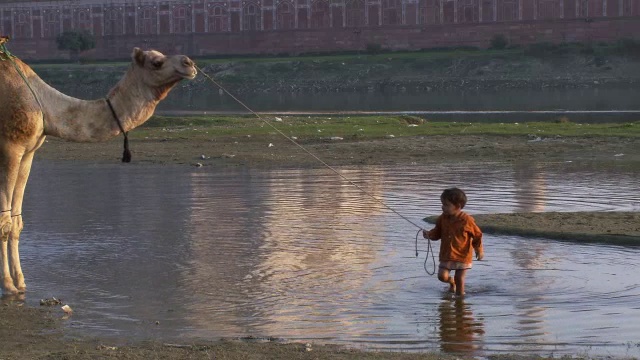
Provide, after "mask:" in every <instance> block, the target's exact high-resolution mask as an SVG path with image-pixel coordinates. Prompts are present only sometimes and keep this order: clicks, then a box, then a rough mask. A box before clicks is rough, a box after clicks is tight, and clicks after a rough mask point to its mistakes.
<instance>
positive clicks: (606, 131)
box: [132, 115, 640, 141]
mask: <svg viewBox="0 0 640 360" xmlns="http://www.w3.org/2000/svg"><path fill="white" fill-rule="evenodd" d="M169 129H170V131H169ZM276 129H277V130H279V131H281V132H282V133H284V134H285V135H287V136H293V137H296V138H297V139H298V140H300V141H312V140H331V139H332V138H333V140H337V139H336V138H341V140H347V141H348V140H371V139H380V138H389V137H402V136H436V135H461V136H464V135H508V136H517V135H522V136H528V137H531V139H530V140H532V141H535V140H537V137H540V139H542V137H553V136H565V137H572V136H573V137H622V138H629V137H632V138H635V137H640V121H636V122H629V123H608V124H580V123H573V122H570V121H567V120H564V119H559V120H558V121H556V122H523V123H518V122H516V123H495V122H476V123H461V122H432V121H429V120H428V119H423V118H420V117H416V116H406V115H399V116H348V117H340V116H338V117H336V116H314V117H310V116H281V117H276V116H261V118H258V117H256V116H253V115H252V116H193V117H162V116H155V117H153V118H152V119H151V120H149V121H148V122H147V123H146V124H145V125H144V126H143V127H141V128H139V129H137V130H136V131H135V132H132V136H135V137H138V138H144V137H149V136H154V135H158V133H159V132H161V133H162V134H163V136H165V137H166V138H172V137H189V138H198V137H217V136H248V135H252V136H254V135H257V136H260V135H273V134H277V130H276Z"/></svg>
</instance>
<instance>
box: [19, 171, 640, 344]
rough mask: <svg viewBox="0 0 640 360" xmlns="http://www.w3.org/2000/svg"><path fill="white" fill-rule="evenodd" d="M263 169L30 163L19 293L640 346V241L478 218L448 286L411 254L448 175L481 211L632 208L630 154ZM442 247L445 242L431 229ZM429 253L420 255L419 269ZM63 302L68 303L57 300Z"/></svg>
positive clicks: (145, 332)
mask: <svg viewBox="0 0 640 360" xmlns="http://www.w3.org/2000/svg"><path fill="white" fill-rule="evenodd" d="M339 171H340V172H341V174H343V175H344V176H345V177H347V178H349V179H350V180H352V181H354V182H355V183H357V184H358V185H359V186H361V187H362V189H364V190H365V191H367V193H368V194H364V193H363V192H362V191H361V190H358V189H357V188H356V187H355V186H353V185H351V184H348V183H346V182H344V181H342V180H341V179H340V178H339V177H338V176H337V175H336V174H335V173H333V172H331V171H330V170H327V169H302V170H300V169H296V170H256V169H246V168H226V169H213V168H207V167H204V168H193V167H186V166H166V165H163V166H151V165H136V164H131V165H121V164H113V165H93V164H71V163H55V162H37V163H35V164H34V167H33V170H32V175H31V178H30V182H29V186H28V188H27V195H26V198H25V209H24V220H25V229H24V232H23V234H22V238H21V240H22V241H21V253H22V258H23V269H24V271H25V276H26V279H27V285H28V286H29V292H28V294H27V301H28V302H29V303H32V304H34V305H35V304H37V302H38V300H39V299H41V298H49V297H52V296H55V297H57V298H62V299H63V300H64V301H65V303H67V304H69V305H70V306H71V307H72V308H73V309H74V311H75V312H74V314H73V316H72V317H71V318H70V319H68V320H67V323H68V325H69V327H71V328H72V329H75V330H78V331H79V332H80V333H82V334H85V335H98V336H106V337H111V336H113V337H114V339H116V338H120V339H122V338H126V339H147V338H154V339H161V340H162V341H167V342H169V341H171V342H180V341H181V340H184V341H185V342H186V341H189V339H191V338H194V337H195V338H202V339H210V340H215V339H217V338H220V337H238V336H240V337H243V336H254V337H275V338H281V339H286V340H293V341H296V340H300V341H313V342H319V343H338V344H344V345H348V346H353V347H356V348H367V349H371V348H375V349H387V350H402V351H445V352H465V353H470V354H473V355H477V356H486V355H490V354H496V353H501V352H518V353H521V352H525V353H531V354H540V355H551V354H583V355H584V354H586V355H614V356H636V357H637V356H640V350H639V347H640V343H638V339H640V321H638V319H640V303H639V302H638V298H639V296H640V277H638V276H635V275H634V274H637V273H638V272H639V271H640V261H639V260H638V259H640V247H620V246H606V245H597V244H589V245H580V244H577V243H569V242H558V241H551V240H547V239H537V238H525V237H518V236H497V235H492V234H486V236H485V252H486V260H485V261H482V262H475V263H474V268H473V269H472V270H471V271H470V272H469V274H468V276H467V297H466V298H465V299H464V300H456V299H453V298H451V297H450V296H449V295H448V294H447V292H446V286H444V285H443V284H441V283H440V282H438V280H437V279H436V278H435V277H433V276H429V275H427V274H426V272H425V270H424V268H423V262H424V259H425V253H424V250H425V248H426V243H425V242H424V240H422V241H421V242H420V245H419V247H420V256H419V257H418V258H416V257H415V250H414V241H415V235H416V232H417V230H418V228H417V227H416V226H415V225H413V224H411V223H410V222H409V221H407V220H405V219H403V218H402V217H400V216H398V215H397V214H395V213H393V212H391V211H389V210H388V209H386V208H385V207H383V206H382V205H381V204H380V203H379V202H377V201H374V200H373V199H372V198H371V197H370V196H373V197H375V198H376V199H379V200H381V201H382V202H384V204H386V205H388V206H390V207H392V208H393V209H394V210H396V211H398V212H399V213H400V214H402V215H403V216H405V217H406V218H407V219H409V220H411V221H412V222H414V223H417V224H420V225H423V226H425V227H427V228H429V227H430V226H431V224H428V223H423V222H422V220H421V219H422V218H423V217H425V216H427V215H436V214H438V213H439V209H440V204H439V200H438V199H439V195H440V192H441V191H442V189H444V188H445V187H450V186H459V187H461V188H463V189H465V190H466V191H467V195H468V197H469V203H468V205H467V207H466V210H467V211H468V212H469V213H471V214H479V213H492V212H517V211H592V210H597V211H613V210H624V211H640V182H638V176H639V175H640V174H639V173H638V171H637V170H630V169H626V168H624V167H621V166H616V164H615V161H612V163H611V166H610V167H609V168H608V169H606V171H604V170H602V169H600V170H597V169H593V168H591V167H590V166H589V164H579V163H568V162H567V163H549V164H535V163H528V164H520V165H514V164H501V163H490V164H487V163H484V164H476V163H473V164H472V163H459V164H454V165H447V166H445V165H433V166H428V165H420V166H403V167H358V168H356V167H354V168H350V167H345V168H339ZM434 246H435V247H436V252H437V246H438V243H434ZM431 266H432V264H431V263H427V268H430V267H431ZM61 315H62V314H61Z"/></svg>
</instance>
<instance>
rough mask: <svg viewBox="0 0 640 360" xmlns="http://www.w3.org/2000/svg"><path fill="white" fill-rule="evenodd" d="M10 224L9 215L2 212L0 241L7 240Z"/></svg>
mask: <svg viewBox="0 0 640 360" xmlns="http://www.w3.org/2000/svg"><path fill="white" fill-rule="evenodd" d="M12 226H13V225H12V221H11V215H10V214H2V216H0V237H2V241H7V240H8V239H9V234H10V233H11V230H12V229H11V228H12Z"/></svg>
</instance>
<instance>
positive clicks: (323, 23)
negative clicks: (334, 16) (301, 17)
mask: <svg viewBox="0 0 640 360" xmlns="http://www.w3.org/2000/svg"><path fill="white" fill-rule="evenodd" d="M329 21H330V18H329V3H328V2H327V1H326V0H316V1H314V2H312V3H311V28H313V29H324V28H328V27H329Z"/></svg>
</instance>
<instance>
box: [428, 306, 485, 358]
mask: <svg viewBox="0 0 640 360" xmlns="http://www.w3.org/2000/svg"><path fill="white" fill-rule="evenodd" d="M438 311H439V312H440V326H439V330H440V347H441V349H442V351H444V352H448V353H451V352H453V353H473V352H475V351H476V350H478V349H479V348H480V345H479V344H482V335H483V334H484V329H483V327H484V326H483V323H482V320H476V319H475V318H474V316H473V310H472V309H471V306H470V305H469V304H467V303H466V302H465V300H464V299H462V298H455V299H453V300H444V301H442V302H441V303H440V306H438Z"/></svg>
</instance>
